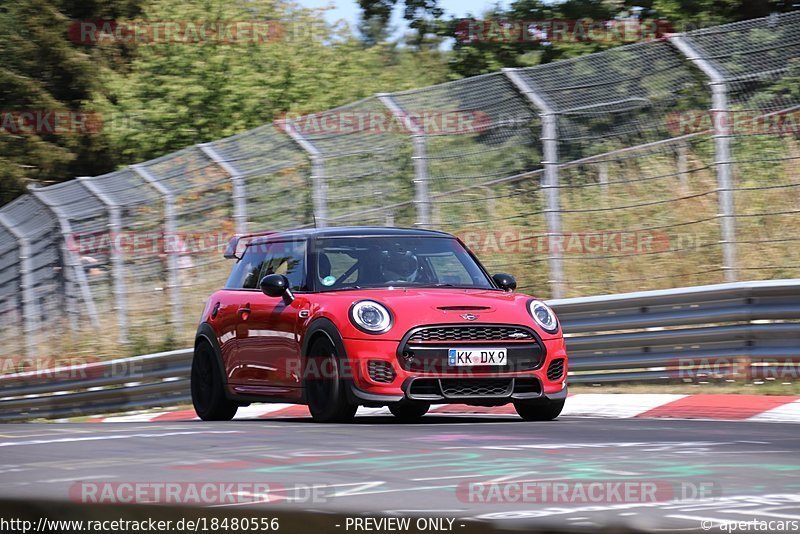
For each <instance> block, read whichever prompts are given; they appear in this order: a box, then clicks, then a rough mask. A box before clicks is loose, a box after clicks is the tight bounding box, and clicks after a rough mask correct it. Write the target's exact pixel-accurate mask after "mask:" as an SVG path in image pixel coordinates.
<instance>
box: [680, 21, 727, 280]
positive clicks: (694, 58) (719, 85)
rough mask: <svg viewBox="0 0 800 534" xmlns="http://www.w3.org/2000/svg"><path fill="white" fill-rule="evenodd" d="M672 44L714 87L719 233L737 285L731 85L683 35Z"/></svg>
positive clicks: (724, 264) (712, 93)
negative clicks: (732, 170) (729, 94)
mask: <svg viewBox="0 0 800 534" xmlns="http://www.w3.org/2000/svg"><path fill="white" fill-rule="evenodd" d="M669 42H670V43H671V44H672V45H673V46H674V47H675V48H677V49H678V50H679V51H680V52H681V53H682V54H683V55H684V56H685V57H686V59H688V60H689V61H691V62H692V63H694V64H695V65H696V66H697V68H698V69H700V70H701V71H702V72H703V74H705V75H706V76H708V78H709V80H711V81H710V82H709V85H710V86H711V115H712V118H713V120H714V151H715V158H714V159H715V161H714V164H715V165H716V167H717V192H718V194H719V208H720V214H719V217H720V230H721V233H722V236H721V237H722V239H721V241H722V269H723V271H724V273H725V281H726V282H735V281H736V279H737V274H736V219H735V216H736V211H735V207H734V203H733V184H732V180H731V166H732V163H731V145H730V143H731V136H730V121H729V117H728V114H729V110H728V84H727V83H726V81H725V76H723V74H722V72H720V70H719V69H718V68H717V67H716V66H715V65H714V64H713V63H712V61H709V60H707V59H705V58H703V57H702V55H701V54H700V52H699V51H698V50H697V49H696V48H695V47H694V46H693V45H692V44H691V43H690V41H689V40H688V39H686V37H685V36H683V35H674V36H672V37H669Z"/></svg>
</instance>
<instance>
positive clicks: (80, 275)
mask: <svg viewBox="0 0 800 534" xmlns="http://www.w3.org/2000/svg"><path fill="white" fill-rule="evenodd" d="M28 190H29V191H30V192H31V194H32V195H33V196H35V197H36V198H37V199H38V200H39V201H40V202H41V203H42V204H43V205H44V206H45V207H46V208H47V209H48V210H50V213H52V214H53V216H55V218H56V220H57V221H58V225H59V226H60V227H61V249H62V254H64V257H65V258H66V261H67V265H68V266H69V268H70V269H72V272H73V273H74V274H75V280H76V281H77V283H78V287H79V289H80V293H81V298H82V299H83V303H84V304H85V305H86V311H87V313H88V314H89V321H91V324H92V326H93V327H94V328H98V327H99V326H100V322H99V321H98V319H97V309H96V308H95V306H94V299H92V292H91V290H90V289H89V281H88V280H87V279H86V272H84V270H83V265H81V259H80V257H79V256H78V254H77V253H76V252H75V251H74V250H72V249H70V247H69V246H68V245H67V244H68V243H69V242H70V235H71V234H72V225H71V224H70V222H69V218H68V217H67V215H66V214H65V213H64V212H62V211H61V209H59V208H57V207H55V206H53V205H52V204H50V203H49V202H47V200H46V199H45V198H44V197H43V195H42V194H41V192H39V191H37V190H36V188H35V187H32V186H28ZM72 328H73V329H77V323H75V322H74V320H73V322H72Z"/></svg>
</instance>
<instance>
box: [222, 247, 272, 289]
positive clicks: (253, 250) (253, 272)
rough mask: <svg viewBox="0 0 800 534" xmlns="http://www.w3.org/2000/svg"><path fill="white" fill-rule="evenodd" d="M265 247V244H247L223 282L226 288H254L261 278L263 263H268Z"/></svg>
mask: <svg viewBox="0 0 800 534" xmlns="http://www.w3.org/2000/svg"><path fill="white" fill-rule="evenodd" d="M268 260H269V258H268V254H267V247H266V246H265V245H249V246H248V247H247V248H246V249H245V251H244V254H243V255H242V259H240V260H239V261H238V262H236V265H235V266H234V267H233V271H231V275H230V276H229V277H228V281H227V283H226V284H225V288H226V289H256V288H258V282H259V280H261V278H260V277H259V273H261V271H262V269H263V268H264V265H266V264H267V263H268Z"/></svg>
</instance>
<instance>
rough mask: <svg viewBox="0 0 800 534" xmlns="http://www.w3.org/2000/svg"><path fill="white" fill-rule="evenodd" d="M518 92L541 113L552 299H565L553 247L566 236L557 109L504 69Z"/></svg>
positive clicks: (559, 263)
mask: <svg viewBox="0 0 800 534" xmlns="http://www.w3.org/2000/svg"><path fill="white" fill-rule="evenodd" d="M503 73H504V74H505V75H506V77H508V79H509V80H510V81H511V83H512V84H514V86H515V87H516V88H517V90H518V91H519V92H520V93H522V94H523V95H524V96H525V98H527V99H528V100H529V101H530V102H531V103H532V104H533V105H534V106H535V107H536V108H537V109H538V110H539V111H540V114H539V116H540V117H541V119H542V136H541V139H542V151H543V159H542V166H543V167H544V180H543V182H542V189H543V192H544V197H545V209H544V212H545V219H546V221H547V240H548V243H549V246H548V247H547V248H548V256H547V263H548V265H549V267H550V287H551V290H552V298H556V299H558V298H562V297H563V296H564V258H563V255H562V253H561V247H555V246H552V244H553V243H554V242H555V239H554V238H560V237H561V236H562V231H561V199H560V185H559V177H558V123H557V115H556V111H555V109H554V108H553V107H552V106H550V104H548V103H547V101H545V99H544V98H542V96H541V95H539V94H538V93H537V92H536V91H534V90H533V88H532V87H531V86H530V85H529V84H528V82H526V81H525V80H524V79H523V78H522V77H521V76H520V75H519V74H518V73H517V71H516V69H503Z"/></svg>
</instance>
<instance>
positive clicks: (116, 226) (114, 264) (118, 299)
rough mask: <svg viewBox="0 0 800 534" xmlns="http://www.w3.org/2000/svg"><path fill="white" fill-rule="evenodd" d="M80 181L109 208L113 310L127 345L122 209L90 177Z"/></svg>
mask: <svg viewBox="0 0 800 534" xmlns="http://www.w3.org/2000/svg"><path fill="white" fill-rule="evenodd" d="M78 181H79V182H80V183H81V184H82V185H83V186H84V187H85V188H86V189H87V190H88V191H89V192H90V193H91V194H92V195H94V196H95V197H97V200H99V201H100V202H102V203H103V204H104V205H105V206H106V208H108V227H109V230H110V232H111V245H110V246H111V270H112V272H111V275H112V276H113V277H114V289H113V294H114V303H113V309H115V310H116V312H117V328H118V335H119V337H118V340H119V342H120V343H127V342H128V301H127V291H126V290H125V258H124V257H123V255H122V251H121V250H120V247H119V246H118V244H119V240H118V238H119V234H120V233H121V232H122V221H121V215H120V207H119V205H118V204H117V203H116V202H114V201H113V200H111V199H110V198H109V197H108V195H106V194H104V193H103V192H102V191H100V190H99V189H98V188H97V186H96V185H95V184H93V183H92V182H91V178H89V177H88V176H79V177H78Z"/></svg>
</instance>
